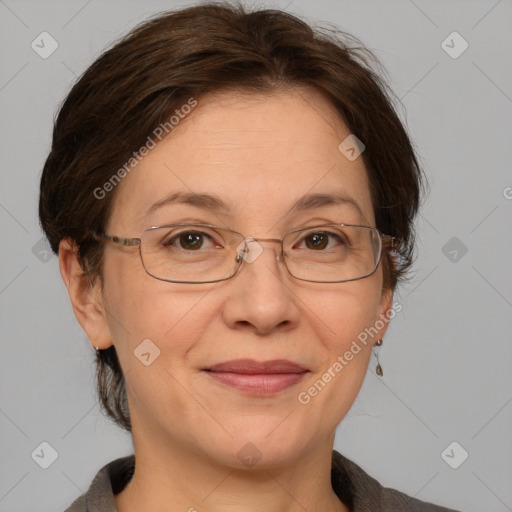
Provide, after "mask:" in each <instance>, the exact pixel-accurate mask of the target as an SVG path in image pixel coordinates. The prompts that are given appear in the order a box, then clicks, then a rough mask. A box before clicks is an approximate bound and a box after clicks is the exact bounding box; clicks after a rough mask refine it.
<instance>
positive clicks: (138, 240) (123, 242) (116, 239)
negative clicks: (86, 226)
mask: <svg viewBox="0 0 512 512" xmlns="http://www.w3.org/2000/svg"><path fill="white" fill-rule="evenodd" d="M178 226H192V227H194V226H195V227H207V228H215V229H222V230H224V231H229V232H231V233H234V234H236V235H240V237H241V238H242V240H241V242H247V241H251V242H253V241H256V242H279V243H280V244H281V253H280V255H278V256H282V258H281V261H282V262H283V264H284V266H285V268H286V270H287V272H288V274H290V275H291V276H292V277H293V278H294V279H298V280H299V281H307V282H309V283H346V282H350V281H358V280H359V279H364V278H366V277H369V276H371V275H372V274H374V273H375V272H376V270H377V268H379V264H380V262H381V260H382V253H383V251H384V249H385V248H386V247H385V245H386V244H385V242H387V243H388V244H389V245H390V247H389V248H388V250H392V249H394V248H396V247H397V246H398V244H397V242H398V239H397V238H396V237H393V236H390V235H384V234H382V233H381V232H380V231H379V230H378V229H377V228H374V227H371V226H364V225H361V224H344V223H335V222H329V223H326V224H320V225H317V226H309V227H306V228H296V229H292V230H290V231H288V232H287V233H285V234H284V235H283V238H254V237H251V236H244V235H242V233H239V232H238V231H235V230H233V229H230V228H226V227H223V226H216V225H213V224H203V223H190V222H183V223H175V224H164V225H162V226H150V227H149V228H146V229H144V230H143V231H142V232H141V234H140V235H139V236H138V237H135V238H125V237H120V236H117V235H107V234H98V233H95V232H92V237H93V238H94V239H95V240H97V241H109V242H113V243H115V244H117V245H119V246H121V247H135V246H138V248H139V256H140V260H141V263H142V266H143V267H144V270H145V271H146V273H147V274H148V275H150V276H151V277H153V278H154V279H158V280H159V281H166V282H168V283H181V284H207V283H218V282H221V281H227V280H228V279H231V278H232V277H234V276H235V275H236V274H237V273H238V271H239V269H240V267H241V266H242V262H243V261H244V258H243V257H242V256H241V255H240V254H236V258H235V261H236V262H237V263H238V265H237V266H236V267H235V269H234V271H233V273H232V274H231V275H229V276H228V277H223V278H221V279H214V280H211V281H178V280H176V279H166V278H163V277H157V276H155V275H154V274H151V272H149V270H148V268H147V267H146V265H145V263H144V258H143V257H142V249H141V247H142V236H143V235H144V233H145V232H146V231H151V230H153V229H161V228H170V227H178ZM328 226H346V227H354V228H366V229H369V230H371V231H373V232H375V233H377V236H378V239H379V246H380V247H379V254H378V256H377V261H376V263H375V266H374V268H373V270H372V271H371V272H369V273H368V274H365V275H363V276H360V277H354V278H352V279H342V280H340V281H318V280H314V279H304V278H301V277H297V276H295V275H294V274H292V272H291V271H290V269H289V268H288V265H287V264H286V257H287V254H286V253H285V252H284V247H283V240H284V239H285V238H286V237H287V236H288V235H290V234H292V233H297V232H299V231H308V230H311V229H316V228H324V227H328ZM241 242H240V243H241Z"/></svg>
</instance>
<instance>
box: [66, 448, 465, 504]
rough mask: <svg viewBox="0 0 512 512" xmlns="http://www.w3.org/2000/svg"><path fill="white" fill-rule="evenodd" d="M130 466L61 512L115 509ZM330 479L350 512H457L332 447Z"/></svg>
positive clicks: (117, 467) (130, 460)
mask: <svg viewBox="0 0 512 512" xmlns="http://www.w3.org/2000/svg"><path fill="white" fill-rule="evenodd" d="M134 469H135V456H134V455H129V456H127V457H122V458H120V459H116V460H114V461H112V462H110V463H109V464H107V465H105V466H103V468H101V470H100V471H99V472H98V474H97V475H96V476H95V478H94V480H93V481H92V483H91V486H90V487H89V490H88V491H87V492H86V493H85V494H83V495H82V496H80V497H79V498H78V499H77V500H75V501H74V502H73V504H72V505H71V506H70V507H69V508H68V509H66V510H65V512H117V508H116V505H115V501H114V495H115V494H118V493H120V492H121V491H122V490H123V489H124V487H125V486H126V484H127V483H128V482H129V481H130V479H131V477H132V475H133V471H134ZM331 482H332V487H333V489H334V492H335V493H336V494H337V496H338V497H339V499H340V500H341V501H342V502H343V503H344V504H345V505H347V506H348V507H349V508H350V510H351V511H352V512H457V511H455V510H452V509H448V508H444V507H439V506H437V505H433V504H431V503H426V502H424V501H419V500H417V499H415V498H411V497H409V496H407V495H405V494H403V493H401V492H398V491H395V490H394V489H388V488H385V487H382V486H381V485H380V484H379V482H377V480H375V479H374V478H372V477H371V476H369V475H368V474H367V473H365V472H364V471H363V470H362V469H361V468H360V467H359V466H358V465H357V464H354V463H353V462H351V461H350V460H348V459H347V458H345V457H344V456H343V455H341V454H340V453H338V452H337V451H336V450H333V452H332V466H331Z"/></svg>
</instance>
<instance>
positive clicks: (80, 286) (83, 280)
mask: <svg viewBox="0 0 512 512" xmlns="http://www.w3.org/2000/svg"><path fill="white" fill-rule="evenodd" d="M77 250H78V249H77V247H76V244H75V243H74V242H73V241H72V240H71V239H63V240H61V242H60V244H59V268H60V274H61V276H62V280H63V281H64V284H65V285H66V288H67V290H68V294H69V298H70V300H71V305H72V306H73V310H74V312H75V316H76V318H77V320H78V322H79V323H80V325H81V326H82V329H83V330H84V331H85V333H86V334H87V337H88V338H89V341H90V343H91V345H92V346H93V347H97V348H99V349H106V348H108V347H110V346H111V345H113V342H112V337H111V335H110V330H109V328H108V324H107V315H106V312H105V307H104V304H103V297H102V293H101V280H100V279H96V280H95V282H94V283H91V281H90V279H89V278H88V277H85V276H82V273H83V269H82V266H81V265H80V260H79V258H78V253H77Z"/></svg>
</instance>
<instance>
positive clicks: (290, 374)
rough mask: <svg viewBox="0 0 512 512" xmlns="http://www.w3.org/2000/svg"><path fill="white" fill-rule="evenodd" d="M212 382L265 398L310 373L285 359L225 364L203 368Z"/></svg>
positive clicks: (237, 361) (241, 360)
mask: <svg viewBox="0 0 512 512" xmlns="http://www.w3.org/2000/svg"><path fill="white" fill-rule="evenodd" d="M203 371H204V372H206V373H207V375H209V376H210V377H211V378H212V379H214V380H215V381H217V382H220V383H222V384H224V385H227V386H230V387H232V388H235V389H238V390H240V391H243V392H245V393H247V394H250V395H254V396H266V395H271V394H275V393H278V392H280V391H283V390H285V389H287V388H289V387H291V386H294V385H296V384H297V383H299V382H300V381H301V380H302V379H303V378H304V377H305V375H306V374H307V373H309V370H308V369H307V368H304V367H303V366H301V365H299V364H297V363H294V362H292V361H287V360H284V359H279V360H273V361H263V362H258V361H254V360H252V359H237V360H233V361H226V362H224V363H219V364H216V365H214V366H211V367H208V368H204V369H203Z"/></svg>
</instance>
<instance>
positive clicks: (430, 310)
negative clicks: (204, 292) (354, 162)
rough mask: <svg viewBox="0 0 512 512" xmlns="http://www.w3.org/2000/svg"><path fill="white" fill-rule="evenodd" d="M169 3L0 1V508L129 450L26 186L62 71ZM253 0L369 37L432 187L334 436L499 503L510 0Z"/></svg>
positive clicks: (84, 481)
mask: <svg viewBox="0 0 512 512" xmlns="http://www.w3.org/2000/svg"><path fill="white" fill-rule="evenodd" d="M247 4H251V2H247ZM178 5H181V6H184V5H189V4H188V3H187V2H181V3H180V4H178V3H175V2H171V1H167V2H164V1H160V2H158V1H146V2H140V1H139V2H133V1H125V2H119V1H112V0H111V1H103V2H100V1H98V0H92V1H91V0H89V1H75V0H71V1H70V0H68V1H66V2H64V1H61V2H55V1H53V2H51V1H46V2H40V1H39V2H36V1H32V2H28V1H26V2H21V1H14V0H0V38H1V57H2V66H1V68H0V108H1V119H2V122H1V128H0V130H1V131H0V146H1V155H2V160H1V167H2V170H1V174H0V176H1V180H2V181H1V187H0V222H1V233H2V240H3V241H2V244H1V247H2V264H1V266H0V307H1V310H0V311H1V327H2V330H1V335H2V344H1V359H0V361H1V368H0V379H1V388H0V393H1V394H0V397H1V402H0V432H1V435H0V447H1V457H0V461H1V462H0V464H1V468H0V511H1V512H20V511H31V512H39V511H41V512H42V511H50V510H52V511H57V510H64V509H65V508H66V506H68V505H69V504H70V503H71V501H72V500H73V499H75V498H76V497H77V496H78V495H79V494H81V493H83V492H84V491H85V490H86V489H87V487H88V486H89V484H90V482H91V480H92V478H93V476H94V475H95V474H96V472H97V471H98V470H99V468H100V467H101V466H102V465H103V464H105V463H107V462H109V461H111V460H113V459H114V458H117V457H120V456H124V455H126V454H129V453H132V443H131V438H130V436H128V435H127V434H125V433H123V432H122V431H120V429H118V428H117V427H115V426H113V425H112V424H111V423H110V422H108V421H107V420H105V419H104V418H103V416H102V415H101V414H100V412H99V408H98V404H97V399H96V396H95V391H94V378H93V377H94V371H93V349H92V348H91V346H90V345H89V343H88V341H87V340H86V338H85V335H84V333H83V332H82V331H81V329H80V326H79V325H78V323H77V322H76V320H75V318H74V314H73V312H72V310H71V307H70V304H69V299H68V296H67V292H66V290H65V287H64V285H63V283H62V281H61V278H60V274H59V271H58V264H57V258H56V257H55V256H53V257H51V258H50V259H48V256H49V254H48V253H47V252H46V251H45V246H44V243H43V242H41V241H40V240H41V236H42V233H41V231H40V229H39V226H38V221H37V198H38V185H39V176H40V172H41V168H42V164H43V162H44V159H45V157H46V154H47V152H48V150H49V147H50V141H51V128H52V120H53V116H54V114H55V112H56V110H57V107H58V105H59V104H60V102H61V101H62V100H63V98H64V96H65V94H66V92H67V91H68V90H69V88H70V87H71V85H72V83H73V82H74V80H75V79H76V77H77V75H80V74H81V73H82V72H83V71H84V70H85V69H86V67H87V66H88V65H90V64H91V63H92V61H93V60H94V59H95V58H96V57H97V56H98V55H99V53H100V52H101V50H102V49H103V48H104V47H105V46H106V45H107V44H108V43H110V42H111V41H112V40H114V39H115V38H117V37H119V36H120V35H122V34H124V33H125V32H126V31H127V30H128V29H130V28H131V27H133V26H134V25H135V24H136V23H138V22H140V21H142V20H143V19H144V18H146V17H147V16H148V15H150V14H153V13H155V12H156V11H159V10H163V9H168V8H172V7H175V6H178ZM258 5H259V6H264V5H266V6H273V7H280V8H287V10H289V11H291V12H292V13H295V14H298V15H300V16H303V17H306V19H308V20H310V21H312V22H316V21H322V20H325V21H329V22H332V23H334V24H336V25H337V26H339V27H340V28H342V29H344V30H346V31H348V32H351V33H353V34H355V35H357V36H358V37H360V38H361V39H362V40H363V42H364V43H365V44H366V45H368V46H369V47H370V48H372V49H374V50H375V52H376V54H377V56H378V57H379V58H380V59H381V60H382V62H383V63H384V65H385V67H386V68H387V70H388V72H389V77H390V81H391V85H392V87H393V89H394V90H395V92H396V93H397V95H398V96H399V97H401V98H402V102H403V105H404V107H405V111H404V112H402V114H401V115H403V116H404V117H405V115H406V116H407V124H408V126H409V130H410V133H411V135H412V138H413V140H414V141H415V142H416V144H417V146H418V150H419V153H420V155H421V158H422V161H423V164H424V168H425V170H426V173H427V175H428V178H429V181H430V185H431V193H430V196H429V198H428V200H427V201H426V202H425V205H424V208H423V210H422V214H421V216H420V217H419V219H418V224H417V225H418V230H419V231H418V232H419V240H418V253H419V257H418V260H417V263H416V267H415V277H414V279H413V281H411V282H410V283H408V284H407V285H406V286H405V287H403V288H402V289H401V290H399V293H398V294H397V295H396V300H399V301H400V302H401V303H402V304H403V310H402V312H401V313H400V314H398V316H397V317H395V319H394V320H393V321H392V323H391V326H390V329H389V331H388V334H387V336H386V338H385V340H384V346H383V347H381V349H380V360H381V364H382V366H383V368H384V378H382V379H380V378H379V377H377V376H376V375H375V358H373V357H372V361H371V366H370V370H369V372H368V375H367V378H366V381H365V384H364V387H363V389H362V391H361V393H360V396H359V397H358V399H357V401H356V403H355V404H354V406H353V408H352V410H351V412H350V413H349V415H348V416H347V418H346V419H345V420H344V421H343V422H342V424H341V425H340V426H339V428H338V432H337V437H336V445H335V447H336V449H338V450H340V451H341V452H342V453H344V454H345V455H346V456H348V457H349V458H352V459H353V460H354V461H356V462H357V463H358V464H360V465H361V466H362V467H363V468H364V469H365V470H366V471H368V472H369V473H370V474H371V475H372V476H374V477H375V478H377V479H378V480H379V481H380V482H381V483H383V484H384V485H386V486H391V487H395V488H398V489H400V490H402V491H404V492H407V493H408V494H411V495H413V496H417V497H418V498H420V499H422V500H428V501H434V502H438V503H442V504H444V505H445V506H450V507H454V508H458V509H460V510H464V511H469V512H476V511H481V510H486V512H493V511H496V512H497V511H505V510H512V486H511V485H510V482H511V481H512V435H511V433H512V429H511V419H512V403H511V402H512V382H511V375H512V344H511V343H510V340H511V336H510V333H511V331H512V329H511V327H512V325H511V324H512V321H511V319H512V315H511V312H512V273H511V272H510V262H511V261H512V237H511V236H510V235H511V233H510V220H511V210H512V200H511V199H510V198H511V197H512V188H510V187H512V174H511V172H510V161H511V160H512V145H511V133H512V130H511V125H512V115H511V114H512V72H511V70H512V66H511V62H512V60H511V59H510V48H512V32H511V30H510V27H511V23H510V22H511V14H512V3H511V2H510V1H506V0H501V1H495V0H493V1H467V2H463V1H450V2H446V1H430V0H429V1H426V0H422V1H420V0H414V1H412V0H396V1H387V2H384V1H382V0H381V1H364V2H362V1H360V2H356V1H344V0H343V1H340V0H336V1H334V0H330V1H329V0H323V1H320V0H316V1H315V2H312V1H305V0H293V1H292V2H290V0H284V1H268V2H266V3H263V2H260V3H258ZM43 31H47V32H49V33H50V34H51V35H52V37H53V38H55V40H57V42H58V44H59V47H58V49H57V50H56V51H55V53H53V54H52V55H51V56H50V57H49V58H47V59H43V58H41V57H40V56H39V55H38V54H37V53H36V52H35V51H34V50H33V49H32V48H31V42H32V41H33V40H34V39H35V38H36V37H37V36H38V35H39V34H40V33H41V32H43ZM453 31H457V32H458V33H460V34H461V36H462V37H463V38H464V39H465V40H466V41H467V42H468V44H469V47H468V49H467V50H466V51H465V52H464V53H463V54H462V55H460V56H459V57H458V58H456V59H454V58H452V57H450V56H449V55H448V54H447V53H446V52H445V50H444V49H443V48H442V46H441V43H442V41H443V40H445V39H446V37H447V36H448V35H449V34H451V33H452V32H453ZM449 41H450V40H449ZM459 43H460V42H456V41H455V42H454V43H451V42H449V44H450V45H451V46H454V50H457V49H459V48H461V46H460V44H459ZM454 50H453V49H452V51H454ZM507 187H509V188H507ZM453 237H456V240H452V241H451V242H449V241H450V240H451V239H452V238H453ZM448 242H449V244H448V246H446V244H447V243H448ZM462 244H463V245H462ZM463 246H465V247H466V248H467V253H465V254H463ZM454 250H455V251H456V252H453V251H454ZM43 441H46V442H48V443H49V444H50V445H51V446H52V447H53V448H54V449H55V450H56V452H57V453H58V458H57V460H56V461H55V462H54V463H53V464H52V465H51V466H50V467H49V468H48V469H42V468H41V467H40V466H39V465H38V464H36V462H34V460H33V459H32V457H31V454H32V453H33V452H34V450H35V449H36V448H38V447H39V445H40V443H41V442H43ZM453 441H456V442H457V443H459V445H460V446H461V447H462V448H459V447H456V448H455V449H454V451H453V452H452V451H450V450H449V451H448V453H449V455H450V461H451V462H452V464H456V463H458V462H460V460H461V459H460V457H461V453H462V449H464V450H466V451H467V452H468V453H469V457H468V459H467V460H466V461H465V462H464V463H463V464H461V465H460V466H459V467H458V468H457V469H452V468H451V467H450V466H449V465H448V464H447V463H446V462H445V460H443V458H442V456H441V453H442V452H443V451H444V450H445V448H446V447H447V446H448V445H449V444H450V443H452V442H453ZM47 453H48V452H47Z"/></svg>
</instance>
